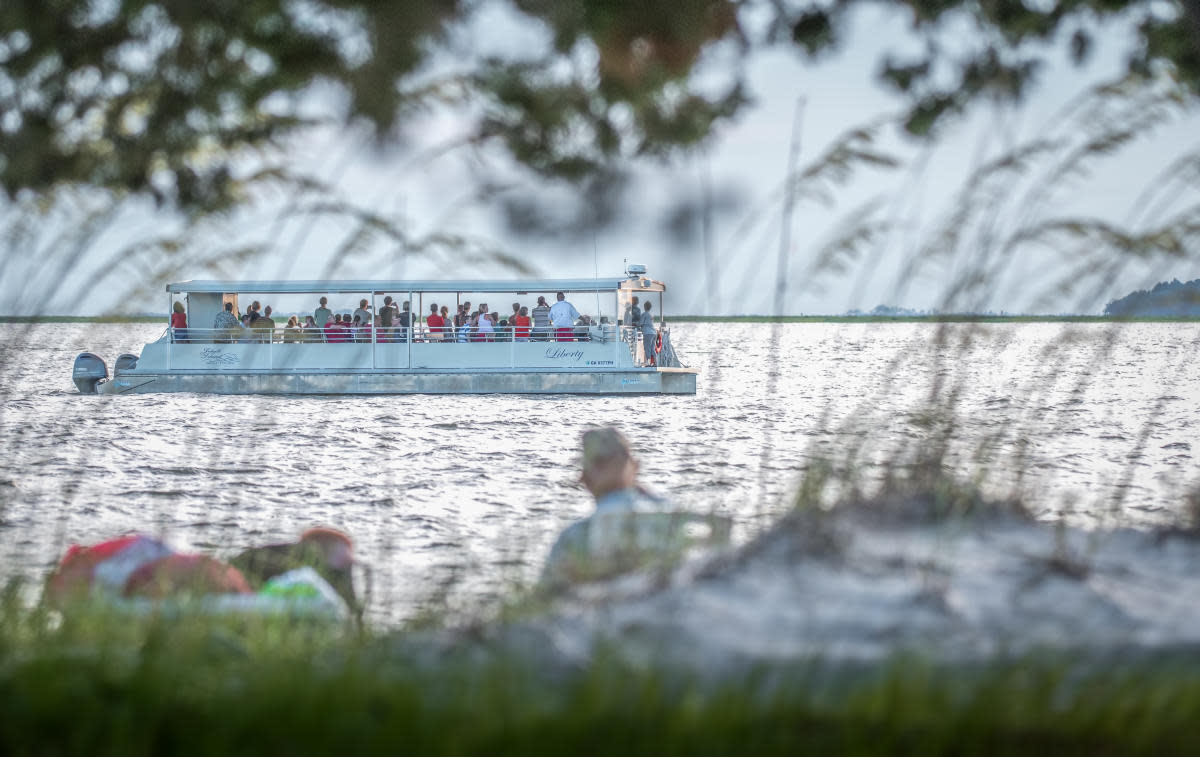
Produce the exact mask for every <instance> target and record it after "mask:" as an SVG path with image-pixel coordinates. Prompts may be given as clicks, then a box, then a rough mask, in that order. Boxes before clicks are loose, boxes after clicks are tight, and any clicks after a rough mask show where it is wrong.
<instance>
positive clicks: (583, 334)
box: [575, 315, 592, 342]
mask: <svg viewBox="0 0 1200 757" xmlns="http://www.w3.org/2000/svg"><path fill="white" fill-rule="evenodd" d="M591 326H592V319H591V318H590V317H588V316H586V315H581V316H579V320H578V321H576V322H575V341H577V342H587V341H590V340H591V335H590V333H589V329H590V328H591Z"/></svg>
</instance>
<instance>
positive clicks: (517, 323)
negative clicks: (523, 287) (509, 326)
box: [513, 307, 533, 342]
mask: <svg viewBox="0 0 1200 757" xmlns="http://www.w3.org/2000/svg"><path fill="white" fill-rule="evenodd" d="M532 325H533V320H532V319H531V318H530V317H529V308H527V307H522V308H521V310H520V311H518V313H517V314H516V315H514V316H513V326H514V327H515V328H514V329H513V336H514V337H515V338H516V340H517V341H518V342H528V341H529V332H530V328H529V327H530V326H532Z"/></svg>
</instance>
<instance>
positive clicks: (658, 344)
mask: <svg viewBox="0 0 1200 757" xmlns="http://www.w3.org/2000/svg"><path fill="white" fill-rule="evenodd" d="M660 352H662V332H661V331H660V332H658V336H656V337H654V354H655V355H657V354H658V353H660Z"/></svg>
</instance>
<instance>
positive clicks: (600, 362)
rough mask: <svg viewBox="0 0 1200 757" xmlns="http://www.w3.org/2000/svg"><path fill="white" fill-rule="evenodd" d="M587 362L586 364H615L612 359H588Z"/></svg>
mask: <svg viewBox="0 0 1200 757" xmlns="http://www.w3.org/2000/svg"><path fill="white" fill-rule="evenodd" d="M587 364H588V365H616V363H615V362H614V361H612V360H589V361H587Z"/></svg>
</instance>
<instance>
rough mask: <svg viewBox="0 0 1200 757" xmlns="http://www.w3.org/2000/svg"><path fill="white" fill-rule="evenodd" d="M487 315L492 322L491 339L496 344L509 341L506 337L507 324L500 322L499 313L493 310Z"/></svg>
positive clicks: (507, 332) (507, 333)
mask: <svg viewBox="0 0 1200 757" xmlns="http://www.w3.org/2000/svg"><path fill="white" fill-rule="evenodd" d="M488 315H489V316H490V317H491V320H492V326H493V328H492V331H493V332H494V334H493V336H492V339H493V340H495V341H497V342H508V341H511V340H510V339H509V338H508V335H509V331H508V322H507V321H502V320H500V313H498V312H496V311H494V310H493V311H492V312H491V313H488Z"/></svg>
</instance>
